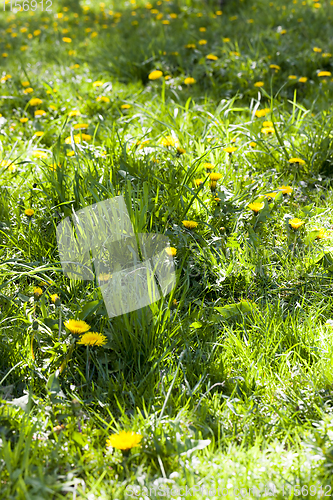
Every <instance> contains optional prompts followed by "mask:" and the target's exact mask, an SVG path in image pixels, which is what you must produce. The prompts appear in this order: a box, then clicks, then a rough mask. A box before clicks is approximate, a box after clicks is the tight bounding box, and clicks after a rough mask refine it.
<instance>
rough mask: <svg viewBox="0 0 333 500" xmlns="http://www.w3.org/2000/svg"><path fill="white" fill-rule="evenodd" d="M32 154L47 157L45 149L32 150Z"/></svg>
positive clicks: (37, 156)
mask: <svg viewBox="0 0 333 500" xmlns="http://www.w3.org/2000/svg"><path fill="white" fill-rule="evenodd" d="M32 156H33V157H34V158H47V153H46V152H45V151H38V150H36V151H33V152H32Z"/></svg>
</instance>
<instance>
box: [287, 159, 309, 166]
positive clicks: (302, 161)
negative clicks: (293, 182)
mask: <svg viewBox="0 0 333 500" xmlns="http://www.w3.org/2000/svg"><path fill="white" fill-rule="evenodd" d="M288 162H289V163H298V164H299V165H304V164H305V161H304V160H302V158H290V160H288Z"/></svg>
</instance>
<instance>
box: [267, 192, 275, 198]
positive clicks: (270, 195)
mask: <svg viewBox="0 0 333 500" xmlns="http://www.w3.org/2000/svg"><path fill="white" fill-rule="evenodd" d="M276 195H277V192H275V191H273V192H272V193H267V194H265V196H266V198H268V199H270V198H271V199H274V198H275V197H276Z"/></svg>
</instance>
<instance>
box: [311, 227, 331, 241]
mask: <svg viewBox="0 0 333 500" xmlns="http://www.w3.org/2000/svg"><path fill="white" fill-rule="evenodd" d="M314 231H319V233H318V234H317V236H316V240H326V239H327V238H329V232H328V231H326V229H325V228H324V227H320V228H314Z"/></svg>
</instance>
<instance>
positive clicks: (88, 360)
mask: <svg viewBox="0 0 333 500" xmlns="http://www.w3.org/2000/svg"><path fill="white" fill-rule="evenodd" d="M89 354H90V353H89V345H87V363H86V379H87V382H88V381H89V363H90V355H89Z"/></svg>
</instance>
